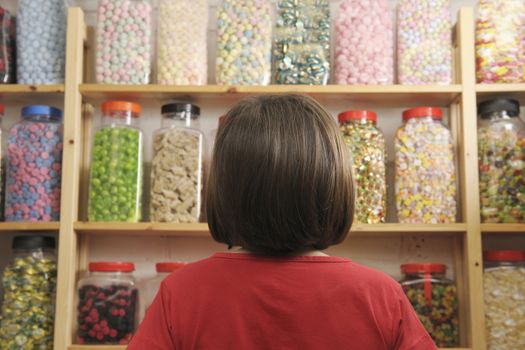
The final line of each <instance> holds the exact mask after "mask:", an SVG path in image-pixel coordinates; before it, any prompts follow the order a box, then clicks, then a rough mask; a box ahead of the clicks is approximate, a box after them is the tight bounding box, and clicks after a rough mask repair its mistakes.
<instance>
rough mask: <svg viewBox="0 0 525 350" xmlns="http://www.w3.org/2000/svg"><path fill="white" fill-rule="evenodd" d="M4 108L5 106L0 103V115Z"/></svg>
mask: <svg viewBox="0 0 525 350" xmlns="http://www.w3.org/2000/svg"><path fill="white" fill-rule="evenodd" d="M4 108H5V107H4V105H3V104H0V114H2V115H3V114H4V111H5V109H4Z"/></svg>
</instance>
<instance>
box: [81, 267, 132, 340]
mask: <svg viewBox="0 0 525 350" xmlns="http://www.w3.org/2000/svg"><path fill="white" fill-rule="evenodd" d="M134 270H135V265H134V264H133V263H130V262H92V263H90V264H89V275H88V276H87V277H86V278H83V279H81V280H80V281H79V282H78V307H77V313H78V316H77V320H78V330H77V343H78V344H120V345H125V344H127V343H129V341H130V340H131V336H132V335H133V332H134V331H135V326H136V321H137V316H138V314H137V312H138V302H139V296H138V290H137V286H136V282H135V279H134V278H133V275H132V273H133V271H134Z"/></svg>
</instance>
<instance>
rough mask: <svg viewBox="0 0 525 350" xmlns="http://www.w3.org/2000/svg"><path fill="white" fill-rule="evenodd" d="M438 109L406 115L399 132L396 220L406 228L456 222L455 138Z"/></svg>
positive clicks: (396, 140) (397, 136)
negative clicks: (407, 226)
mask: <svg viewBox="0 0 525 350" xmlns="http://www.w3.org/2000/svg"><path fill="white" fill-rule="evenodd" d="M442 118H443V112H442V111H441V109H440V108H436V107H417V108H413V109H409V110H406V111H405V112H403V126H401V127H400V128H399V129H397V132H396V138H395V144H394V145H395V152H396V156H395V159H396V170H395V178H396V181H395V184H396V206H397V218H398V220H399V222H400V223H406V224H438V223H451V222H455V220H456V166H455V161H454V144H453V141H452V135H451V134H450V131H449V130H448V129H447V127H446V126H445V125H443V123H442V122H441V120H442Z"/></svg>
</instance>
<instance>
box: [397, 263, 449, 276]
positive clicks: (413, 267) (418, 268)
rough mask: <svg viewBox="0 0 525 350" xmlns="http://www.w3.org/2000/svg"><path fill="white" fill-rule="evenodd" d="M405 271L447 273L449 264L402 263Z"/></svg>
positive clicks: (402, 268) (402, 269) (409, 272)
mask: <svg viewBox="0 0 525 350" xmlns="http://www.w3.org/2000/svg"><path fill="white" fill-rule="evenodd" d="M401 272H403V273H408V274H411V273H446V272H447V265H445V264H430V263H426V264H403V265H401Z"/></svg>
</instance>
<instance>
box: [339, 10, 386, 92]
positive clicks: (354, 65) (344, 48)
mask: <svg viewBox="0 0 525 350" xmlns="http://www.w3.org/2000/svg"><path fill="white" fill-rule="evenodd" d="M392 22H393V21H392V16H391V13H390V8H389V5H388V0H373V1H368V0H365V1H363V0H344V1H342V2H341V4H340V5H339V7H338V10H337V16H336V19H335V82H336V83H337V84H341V85H347V84H348V85H356V84H366V85H391V84H393V83H394V30H393V23H392Z"/></svg>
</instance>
